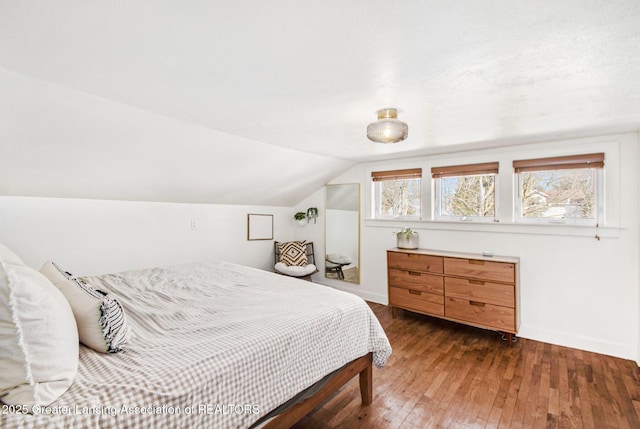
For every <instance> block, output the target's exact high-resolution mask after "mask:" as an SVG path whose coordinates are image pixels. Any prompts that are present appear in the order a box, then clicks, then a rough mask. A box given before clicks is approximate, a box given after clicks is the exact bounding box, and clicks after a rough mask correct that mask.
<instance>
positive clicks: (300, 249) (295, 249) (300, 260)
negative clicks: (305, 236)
mask: <svg viewBox="0 0 640 429" xmlns="http://www.w3.org/2000/svg"><path fill="white" fill-rule="evenodd" d="M278 250H279V251H280V262H282V263H283V264H285V265H293V266H298V267H303V266H305V265H307V264H308V263H309V262H308V261H307V242H306V241H289V242H287V243H278Z"/></svg>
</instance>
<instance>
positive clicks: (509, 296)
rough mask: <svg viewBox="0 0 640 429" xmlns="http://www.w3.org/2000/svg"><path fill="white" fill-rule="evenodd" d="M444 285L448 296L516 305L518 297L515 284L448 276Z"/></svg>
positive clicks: (512, 306) (509, 305) (508, 305)
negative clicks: (516, 296)
mask: <svg viewBox="0 0 640 429" xmlns="http://www.w3.org/2000/svg"><path fill="white" fill-rule="evenodd" d="M444 287H445V295H446V296H447V297H452V298H461V299H466V300H469V301H479V302H484V303H486V304H494V305H502V306H504V307H511V308H514V307H515V302H516V298H515V292H514V286H513V285H505V284H499V283H491V282H486V281H483V280H469V279H459V278H455V277H447V278H445V279H444Z"/></svg>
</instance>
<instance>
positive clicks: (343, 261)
mask: <svg viewBox="0 0 640 429" xmlns="http://www.w3.org/2000/svg"><path fill="white" fill-rule="evenodd" d="M324 222H325V247H324V248H325V258H324V263H325V277H327V278H333V279H337V280H344V281H346V282H351V283H360V184H359V183H350V184H344V185H327V186H326V188H325V216H324Z"/></svg>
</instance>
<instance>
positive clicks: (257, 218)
mask: <svg viewBox="0 0 640 429" xmlns="http://www.w3.org/2000/svg"><path fill="white" fill-rule="evenodd" d="M247 240H273V215H271V214H252V213H250V214H248V215H247Z"/></svg>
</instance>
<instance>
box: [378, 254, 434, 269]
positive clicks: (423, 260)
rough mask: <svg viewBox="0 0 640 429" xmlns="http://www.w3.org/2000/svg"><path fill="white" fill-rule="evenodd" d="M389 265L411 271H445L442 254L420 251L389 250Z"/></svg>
mask: <svg viewBox="0 0 640 429" xmlns="http://www.w3.org/2000/svg"><path fill="white" fill-rule="evenodd" d="M387 266H388V267H389V268H400V269H405V270H409V271H425V272H426V271H428V272H431V273H442V272H443V270H442V256H432V255H421V254H418V253H400V252H387Z"/></svg>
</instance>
